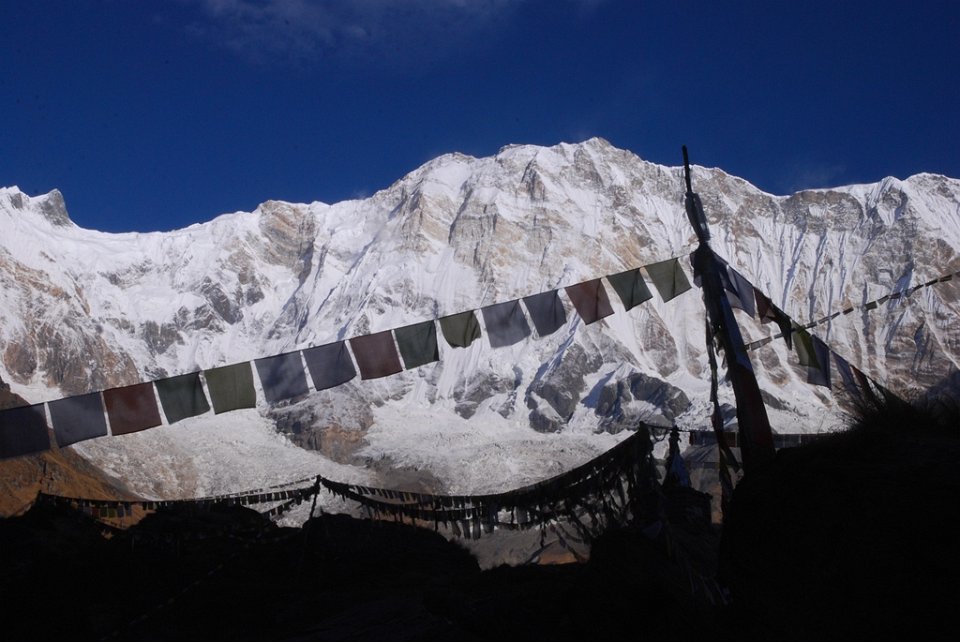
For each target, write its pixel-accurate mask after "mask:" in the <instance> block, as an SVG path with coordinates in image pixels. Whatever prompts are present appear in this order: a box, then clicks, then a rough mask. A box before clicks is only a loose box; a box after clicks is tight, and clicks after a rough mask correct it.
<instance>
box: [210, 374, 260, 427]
mask: <svg viewBox="0 0 960 642" xmlns="http://www.w3.org/2000/svg"><path fill="white" fill-rule="evenodd" d="M203 377H204V378H205V379H206V380H207V390H209V391H210V401H211V402H213V412H214V413H216V414H218V415H219V414H220V413H222V412H228V411H230V410H239V409H241V408H255V407H256V406H257V392H256V390H255V389H254V387H253V369H252V368H250V362H249V361H245V362H244V363H236V364H233V365H230V366H222V367H220V368H211V369H210V370H204V371H203Z"/></svg>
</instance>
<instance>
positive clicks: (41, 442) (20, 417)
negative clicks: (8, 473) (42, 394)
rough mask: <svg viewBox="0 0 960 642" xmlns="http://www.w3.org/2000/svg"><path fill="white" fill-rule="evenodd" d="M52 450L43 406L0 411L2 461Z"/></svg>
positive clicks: (0, 451) (0, 456)
mask: <svg viewBox="0 0 960 642" xmlns="http://www.w3.org/2000/svg"><path fill="white" fill-rule="evenodd" d="M45 450H50V435H49V433H48V432H47V414H46V412H45V411H44V408H43V404H42V403H41V404H35V405H33V406H20V407H19V408H8V409H6V410H0V459H6V458H8V457H20V456H22V455H31V454H33V453H39V452H43V451H45Z"/></svg>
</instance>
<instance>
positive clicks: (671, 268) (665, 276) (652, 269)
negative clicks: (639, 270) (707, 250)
mask: <svg viewBox="0 0 960 642" xmlns="http://www.w3.org/2000/svg"><path fill="white" fill-rule="evenodd" d="M643 269H645V270H646V271H647V275H648V276H649V277H650V280H651V281H653V287H655V288H656V289H657V292H658V293H659V294H660V298H661V299H663V300H664V301H669V300H670V299H673V298H674V297H676V296H679V295H681V294H683V293H684V292H686V291H687V290H689V289H690V282H689V281H688V280H687V275H686V274H684V273H683V268H681V267H680V261H679V260H678V259H667V260H666V261H660V262H659V263H651V264H650V265H646V266H644V268H643Z"/></svg>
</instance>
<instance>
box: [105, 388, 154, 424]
mask: <svg viewBox="0 0 960 642" xmlns="http://www.w3.org/2000/svg"><path fill="white" fill-rule="evenodd" d="M103 401H104V403H105V404H106V406H107V417H109V418H110V433H111V434H113V435H126V434H128V433H131V432H138V431H140V430H146V429H147V428H153V427H154V426H159V425H160V409H159V408H157V398H156V397H155V396H154V394H153V384H152V383H138V384H136V385H133V386H124V387H123V388H111V389H110V390H104V391H103Z"/></svg>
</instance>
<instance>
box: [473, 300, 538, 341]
mask: <svg viewBox="0 0 960 642" xmlns="http://www.w3.org/2000/svg"><path fill="white" fill-rule="evenodd" d="M480 312H481V314H483V323H484V325H486V326H487V339H489V341H490V347H491V348H502V347H504V346H510V345H513V344H514V343H519V342H520V341H523V340H524V339H526V338H527V337H529V336H530V326H529V325H528V324H527V318H526V317H525V316H523V309H521V308H520V301H519V300H516V301H507V302H506V303H497V304H494V305H488V306H487V307H485V308H481V309H480Z"/></svg>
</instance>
